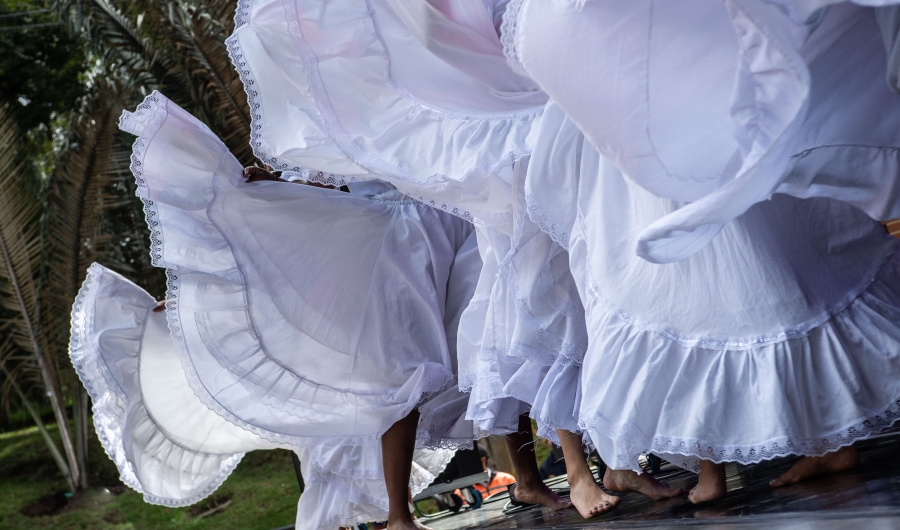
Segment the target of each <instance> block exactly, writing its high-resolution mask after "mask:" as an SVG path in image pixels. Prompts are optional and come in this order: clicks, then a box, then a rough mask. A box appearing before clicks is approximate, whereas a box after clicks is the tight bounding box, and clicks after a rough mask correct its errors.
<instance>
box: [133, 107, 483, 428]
mask: <svg viewBox="0 0 900 530" xmlns="http://www.w3.org/2000/svg"><path fill="white" fill-rule="evenodd" d="M121 126H122V128H123V129H124V130H126V131H128V132H132V133H134V134H137V135H138V136H139V138H138V140H137V141H136V142H135V152H134V157H133V160H134V163H133V166H132V168H133V170H134V173H135V177H136V179H137V182H138V186H139V191H138V193H139V194H140V196H141V197H142V199H143V200H144V203H145V210H146V214H147V220H148V223H149V225H150V227H151V230H152V240H153V245H152V254H153V259H154V263H155V264H156V265H158V266H162V267H166V268H167V271H168V275H169V291H168V294H167V299H168V300H169V301H168V308H167V313H168V317H169V327H170V329H171V331H172V334H173V337H174V339H175V342H176V345H177V346H178V349H179V354H180V355H181V357H182V360H183V365H184V368H185V371H186V375H187V378H188V381H189V382H190V384H191V387H192V388H193V390H194V392H195V393H196V394H197V395H198V396H199V397H200V399H201V400H202V401H203V402H204V403H205V404H206V405H207V406H208V407H209V408H210V409H212V410H214V411H215V412H216V413H217V414H219V415H221V416H223V417H224V418H226V419H227V420H229V421H231V422H232V423H234V424H235V425H238V426H240V427H243V428H244V429H247V430H249V431H251V432H253V433H255V434H257V435H259V436H262V437H263V438H266V439H267V440H270V441H272V442H275V443H279V444H288V445H292V446H303V445H307V444H309V443H317V440H321V439H328V440H331V441H336V440H337V441H338V442H339V443H345V444H371V443H374V442H375V441H377V440H378V438H380V436H381V435H382V434H383V433H384V432H385V431H386V430H387V429H388V428H389V427H390V426H391V425H393V423H394V422H396V421H397V420H399V419H400V418H403V417H405V416H406V415H407V414H409V412H410V411H411V410H412V409H413V408H417V407H419V406H420V405H422V404H423V403H425V402H426V401H428V399H429V397H430V396H437V395H439V394H440V393H441V392H443V391H448V392H451V395H452V399H449V398H448V399H446V400H445V399H444V398H442V399H441V401H440V402H441V403H443V404H444V405H445V406H446V407H447V410H446V411H444V412H448V411H449V410H453V409H454V408H455V409H459V412H460V413H461V412H462V410H464V408H465V404H464V401H465V398H464V396H461V395H459V394H458V392H457V391H456V390H455V386H456V385H455V377H454V373H453V362H452V354H451V351H450V350H449V347H448V340H447V336H448V330H447V328H446V327H445V319H447V320H452V319H453V318H452V314H448V313H447V307H446V305H447V301H448V298H449V297H450V296H451V293H449V292H448V289H450V288H455V287H453V286H449V285H448V282H449V280H450V276H451V272H452V269H453V267H454V264H455V261H454V260H455V258H456V257H457V253H458V251H459V250H460V249H461V248H462V247H463V245H464V243H465V241H466V239H467V237H468V236H469V235H470V233H471V225H469V224H468V223H466V222H465V221H462V220H460V219H458V218H456V217H453V216H451V215H448V214H445V213H443V212H439V211H436V210H434V209H431V208H429V207H427V206H424V205H421V204H419V203H417V202H415V201H412V200H410V199H406V198H404V197H403V196H402V195H401V194H399V193H398V192H397V191H391V192H388V193H384V194H382V195H378V196H375V197H361V196H356V195H352V194H348V193H342V192H339V191H334V190H327V189H321V188H314V187H310V186H302V185H297V184H288V183H283V182H257V183H251V184H248V183H245V182H244V180H243V178H242V175H241V167H240V165H239V164H238V163H237V161H236V160H235V159H234V158H233V157H232V156H231V154H230V153H228V151H227V150H226V149H225V147H224V145H223V144H222V143H221V142H220V141H219V140H218V139H217V138H216V137H215V136H214V135H213V134H212V133H211V132H209V130H208V129H207V128H206V127H205V126H203V125H202V124H201V123H200V122H199V121H197V120H196V119H195V118H194V117H192V116H191V115H189V114H187V113H186V112H184V111H183V110H182V109H180V108H178V107H177V106H176V105H174V104H172V103H171V102H169V101H168V100H167V99H165V97H164V96H162V95H160V94H158V93H154V94H152V95H151V96H149V97H148V98H147V100H146V101H145V102H144V103H143V104H142V105H141V106H140V107H139V110H138V111H137V112H136V113H134V114H132V113H125V114H124V115H123V119H122V124H121ZM470 254H471V253H470ZM474 265H475V266H474V267H472V268H471V269H470V271H469V273H460V274H458V275H457V276H460V277H463V278H464V277H466V276H467V275H471V277H472V278H475V277H477V271H478V268H477V266H479V265H480V264H479V263H477V262H475V263H474ZM461 267H462V266H461ZM463 268H465V267H463ZM452 333H453V331H452V330H451V332H450V334H452ZM436 417H437V418H440V420H441V428H442V429H445V432H441V433H430V434H427V435H423V437H422V438H423V439H428V440H441V439H442V437H443V435H444V434H448V433H450V432H451V431H453V429H454V427H455V425H454V423H453V422H452V421H449V420H448V415H447V414H445V413H441V414H438V415H436ZM457 418H460V416H457ZM460 421H462V420H461V418H460ZM463 430H464V429H463ZM460 432H461V431H460ZM463 438H464V439H465V443H470V437H463ZM447 442H448V443H452V441H451V440H448V441H447Z"/></svg>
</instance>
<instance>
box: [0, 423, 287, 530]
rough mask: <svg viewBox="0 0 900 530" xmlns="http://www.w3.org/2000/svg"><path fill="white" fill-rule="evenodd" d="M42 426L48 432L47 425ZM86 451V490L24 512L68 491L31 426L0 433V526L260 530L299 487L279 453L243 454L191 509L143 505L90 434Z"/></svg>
mask: <svg viewBox="0 0 900 530" xmlns="http://www.w3.org/2000/svg"><path fill="white" fill-rule="evenodd" d="M48 429H49V430H50V432H51V434H53V435H56V433H57V431H56V427H55V426H48ZM88 455H89V460H90V462H89V474H90V483H91V487H90V488H89V489H88V490H87V491H85V492H82V493H78V494H76V495H75V496H73V497H72V498H71V500H70V501H69V502H68V504H67V505H66V506H65V508H63V509H62V511H61V512H59V513H58V514H56V515H43V516H36V517H30V516H26V515H23V514H22V513H21V510H22V508H23V507H25V506H27V505H29V504H32V503H34V502H35V501H37V500H38V499H40V498H42V497H45V496H50V495H54V494H62V493H64V492H66V491H67V489H68V488H67V486H66V483H65V481H64V480H63V478H62V476H61V475H60V473H59V471H58V470H57V469H56V465H55V464H54V463H53V459H52V458H51V456H50V452H49V451H48V450H47V449H46V447H45V446H44V443H43V442H42V440H41V437H40V434H39V433H38V432H37V429H35V428H29V429H23V430H20V431H15V432H7V433H0V528H3V529H4V530H17V529H27V530H33V529H39V528H52V529H54V530H57V529H58V530H68V529H137V530H143V529H145V528H146V529H154V528H191V529H198V530H200V529H207V528H209V529H212V528H216V529H220V528H221V529H232V528H233V529H241V530H243V529H261V530H268V529H271V528H277V527H279V526H284V525H288V524H292V523H293V522H294V516H295V513H296V510H297V499H298V493H299V488H298V486H297V479H296V477H295V475H294V469H293V467H292V464H291V458H290V453H288V452H287V451H280V450H279V451H257V452H254V453H250V454H248V455H247V456H245V457H244V460H243V461H242V462H241V463H240V465H239V466H238V467H237V469H236V470H235V472H234V473H233V474H232V475H231V477H229V478H228V480H226V481H225V483H224V484H223V485H222V486H221V487H220V488H219V489H218V491H216V493H215V494H214V496H213V497H212V498H211V499H208V500H206V501H203V502H201V503H200V504H199V505H198V506H195V507H193V508H165V507H162V506H153V505H151V504H147V503H145V502H144V501H143V499H142V497H141V495H140V494H138V493H136V492H134V491H133V490H131V489H130V488H127V487H125V486H123V485H122V483H121V482H120V481H119V479H118V471H117V470H116V467H115V465H114V464H113V463H112V461H110V459H109V458H108V457H107V456H106V453H104V452H103V449H102V447H101V446H100V443H99V442H98V441H97V439H96V437H93V436H92V437H91V444H90V447H89V450H88ZM228 498H230V500H231V503H230V504H229V505H228V506H227V507H225V508H224V509H222V510H220V511H218V512H216V513H214V514H212V515H208V516H204V517H197V515H198V514H201V513H203V512H205V511H208V509H209V508H211V507H214V506H215V505H216V504H221V503H222V502H223V501H224V500H225V499H228Z"/></svg>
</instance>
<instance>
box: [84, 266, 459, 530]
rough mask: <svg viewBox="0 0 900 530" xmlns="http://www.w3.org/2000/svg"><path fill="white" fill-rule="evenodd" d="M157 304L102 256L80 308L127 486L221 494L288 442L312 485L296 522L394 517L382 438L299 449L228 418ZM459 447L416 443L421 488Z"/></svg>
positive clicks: (92, 381)
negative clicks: (238, 471)
mask: <svg viewBox="0 0 900 530" xmlns="http://www.w3.org/2000/svg"><path fill="white" fill-rule="evenodd" d="M155 307H156V301H155V300H154V299H153V297H152V296H150V295H149V294H148V293H147V292H145V291H144V290H143V289H141V288H140V287H138V286H137V285H135V284H133V283H131V282H130V281H128V280H126V279H125V278H123V277H121V276H120V275H118V274H117V273H115V272H113V271H111V270H109V269H106V268H105V267H103V266H101V265H99V264H96V263H95V264H93V265H92V266H91V267H90V269H88V275H87V278H86V279H85V281H84V284H83V285H82V287H81V290H80V292H79V294H78V299H77V301H76V303H75V307H74V309H73V312H72V340H71V347H70V352H69V353H70V355H71V358H72V362H73V364H74V365H75V369H76V371H77V372H78V375H79V377H80V378H81V381H82V382H83V383H84V385H85V387H86V388H87V389H88V392H89V394H90V396H91V399H92V401H93V413H94V414H93V417H94V425H95V428H96V432H97V434H98V436H99V437H100V441H101V443H102V445H103V448H104V450H105V451H106V453H107V454H108V455H109V457H110V458H111V459H112V460H113V462H115V464H116V466H117V467H118V468H119V473H120V477H121V479H122V481H123V482H124V483H125V484H126V485H128V486H130V487H131V488H133V489H134V490H136V491H137V492H138V493H141V494H142V495H143V496H144V500H145V501H146V502H148V503H151V504H159V505H163V506H172V507H177V506H187V505H190V504H193V503H195V502H199V501H200V500H202V499H203V498H205V497H206V496H208V495H210V494H212V492H213V491H215V490H216V488H218V487H219V486H220V485H221V484H222V482H223V481H224V480H225V479H226V478H227V477H228V475H230V474H231V472H232V471H233V470H234V468H235V466H236V465H237V464H238V462H240V460H241V458H242V457H243V455H244V453H245V452H247V451H252V450H256V449H274V448H277V447H281V448H284V449H289V450H291V449H293V450H296V451H297V453H298V455H299V456H300V458H301V464H302V467H303V476H304V480H305V482H306V485H307V487H306V490H305V491H304V493H303V495H302V496H301V499H300V503H299V506H298V511H297V528H316V529H319V528H321V529H329V530H335V529H337V528H338V527H340V526H349V525H352V524H355V523H358V522H365V521H376V520H383V519H385V518H386V517H387V492H386V489H385V484H384V471H383V469H382V466H381V445H380V443H376V444H373V445H357V446H346V445H339V444H333V443H329V442H328V441H325V442H323V443H321V444H318V445H313V446H310V447H304V448H291V447H287V446H278V445H277V444H273V443H272V442H269V441H267V440H266V439H265V438H262V437H260V436H257V435H255V434H253V433H251V432H249V431H246V430H244V429H241V428H239V427H237V426H235V425H234V424H232V423H231V422H228V421H226V420H225V419H224V418H222V417H221V416H219V415H217V414H215V413H214V412H213V411H211V410H210V409H209V408H207V407H206V405H205V404H204V403H203V402H202V401H200V399H199V398H197V396H196V395H195V394H194V392H193V390H192V389H191V387H190V385H189V384H188V380H187V378H186V377H185V372H184V370H183V368H182V365H181V360H180V359H179V357H178V353H177V351H176V347H175V342H174V341H173V340H172V337H171V334H170V333H169V329H168V327H167V325H166V315H165V313H161V312H160V313H156V312H153V311H152V310H153V308H155ZM453 454H454V451H453V450H450V449H437V450H428V449H419V450H416V453H415V460H414V463H413V474H412V477H411V479H410V488H411V489H412V491H413V494H414V495H415V494H416V493H418V492H419V491H421V490H422V489H424V488H425V487H427V486H428V484H430V483H431V482H432V481H433V480H434V478H435V477H436V476H437V475H438V474H440V472H441V471H442V470H443V469H444V468H445V467H446V465H447V463H448V462H449V461H450V459H451V458H452V457H453Z"/></svg>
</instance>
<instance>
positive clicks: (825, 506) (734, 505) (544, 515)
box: [422, 434, 900, 530]
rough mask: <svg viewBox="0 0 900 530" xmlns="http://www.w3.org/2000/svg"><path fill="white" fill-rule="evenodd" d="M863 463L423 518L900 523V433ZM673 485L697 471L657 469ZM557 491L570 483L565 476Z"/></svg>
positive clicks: (650, 524) (496, 525) (775, 464)
mask: <svg viewBox="0 0 900 530" xmlns="http://www.w3.org/2000/svg"><path fill="white" fill-rule="evenodd" d="M858 447H859V448H860V452H861V456H862V463H861V465H860V467H859V468H858V469H856V470H853V471H848V472H845V473H840V474H836V475H831V476H827V477H821V478H818V479H814V480H810V481H807V482H805V483H801V484H796V485H793V486H788V487H785V488H779V489H777V490H773V489H772V488H770V487H769V481H771V480H773V479H775V478H776V477H778V476H779V475H780V474H781V473H783V472H784V471H786V470H787V469H788V468H790V466H791V465H792V464H793V463H794V462H795V461H796V460H797V459H796V458H785V459H780V460H776V461H772V462H765V463H762V464H757V465H755V466H739V465H733V464H729V465H728V466H727V469H728V496H727V497H725V498H724V499H722V500H720V501H716V502H711V503H708V504H705V505H701V506H695V505H693V504H691V503H690V502H688V500H687V497H680V498H676V499H670V500H667V501H659V502H653V501H651V500H650V499H648V498H646V497H643V496H641V495H636V494H628V493H626V494H622V495H621V496H622V503H621V504H620V505H619V507H618V508H617V509H616V510H614V511H613V512H611V513H608V514H606V515H604V516H602V517H598V518H596V519H592V520H590V521H585V520H584V519H582V518H581V516H580V515H578V512H577V511H576V510H575V509H574V508H572V509H569V510H564V511H561V512H552V511H550V510H548V509H546V508H537V507H533V508H526V509H523V510H521V511H514V512H510V513H504V508H505V507H506V506H507V503H508V498H507V496H506V495H505V494H503V495H500V496H495V497H493V498H491V499H490V500H489V501H487V502H485V504H484V506H483V507H482V508H480V509H478V510H471V511H462V512H460V513H458V514H456V515H444V516H439V517H435V518H427V519H423V520H422V522H423V523H424V524H426V525H428V526H429V527H431V528H433V529H434V530H456V529H464V528H490V529H491V530H501V529H507V528H555V529H573V530H574V529H579V528H609V529H619V528H622V529H626V528H628V529H643V528H654V529H660V530H664V529H682V528H702V529H713V528H715V529H722V530H732V529H733V530H786V529H792V530H794V529H804V530H838V529H866V530H882V529H883V530H887V529H900V435H898V434H893V435H891V436H888V437H882V438H878V439H875V440H868V441H865V442H862V443H860V444H859V445H858ZM655 476H656V477H657V478H659V479H660V480H661V481H663V482H666V483H668V484H670V485H672V486H676V487H684V488H690V487H692V486H693V485H694V484H695V482H696V476H695V475H693V474H692V473H689V472H686V471H683V470H679V469H674V468H668V469H666V468H663V470H662V471H660V472H659V473H657V474H656V475H655ZM552 487H553V488H554V489H565V488H567V487H568V486H567V484H566V483H565V480H564V479H560V480H559V481H558V482H557V483H555V484H553V485H552Z"/></svg>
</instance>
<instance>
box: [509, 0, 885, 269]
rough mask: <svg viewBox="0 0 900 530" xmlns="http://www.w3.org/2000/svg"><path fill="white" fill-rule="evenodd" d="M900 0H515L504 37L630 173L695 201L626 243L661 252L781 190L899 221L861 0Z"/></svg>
mask: <svg viewBox="0 0 900 530" xmlns="http://www.w3.org/2000/svg"><path fill="white" fill-rule="evenodd" d="M896 3H897V2H896V1H891V0H872V1H859V2H854V3H850V2H835V1H829V0H812V1H806V0H727V1H725V2H710V1H708V0H687V1H684V2H672V3H666V2H655V1H653V0H638V1H633V0H613V1H592V0H587V1H585V0H561V1H554V2H546V1H543V0H513V1H512V2H511V3H510V6H509V8H508V10H507V13H506V17H507V20H506V24H505V28H506V31H505V33H504V35H503V40H504V43H506V44H507V46H506V51H507V54H508V56H509V58H510V61H511V63H512V64H513V65H514V67H515V69H516V70H517V71H519V72H520V73H523V74H526V75H528V76H530V77H531V78H532V79H534V80H535V81H536V82H537V84H538V85H539V86H540V87H541V88H542V89H543V90H544V91H545V92H546V93H548V94H549V96H550V97H551V98H552V99H553V100H554V101H555V102H556V103H557V104H559V106H560V107H561V108H562V109H563V110H564V111H565V112H566V113H567V114H568V115H569V116H570V118H571V119H572V121H573V122H575V124H576V125H578V127H580V128H581V130H582V131H583V132H584V133H585V135H586V136H587V137H588V139H589V140H590V142H591V144H593V145H594V146H595V147H596V148H597V149H598V150H599V151H600V153H601V154H602V155H603V156H604V157H606V158H607V159H608V160H609V161H610V162H611V163H612V164H614V165H615V166H616V167H617V168H618V169H619V170H620V171H622V173H624V175H625V176H626V177H627V178H629V179H631V180H632V181H634V182H635V183H637V184H638V185H640V186H641V187H643V188H644V189H646V190H648V191H649V192H651V193H653V194H655V195H657V196H659V197H665V198H669V199H673V200H678V201H684V202H686V203H690V204H682V205H681V207H679V208H677V209H673V210H672V211H670V212H667V213H666V215H665V216H662V217H661V218H659V219H653V220H652V222H651V223H648V224H647V226H644V227H643V232H642V234H641V236H640V237H639V238H638V239H636V240H635V241H633V242H631V243H630V244H633V245H634V246H633V247H631V248H630V249H629V250H633V249H636V250H637V252H638V254H639V255H641V256H643V257H644V258H646V259H648V260H650V261H652V262H657V263H664V262H671V261H677V260H679V259H683V258H685V257H687V256H689V255H690V254H692V253H693V252H696V251H698V250H699V249H700V248H702V247H703V245H705V244H706V243H707V242H709V241H710V240H711V239H712V238H713V237H715V235H716V234H717V233H718V232H719V231H720V230H721V228H722V226H724V225H725V224H727V223H728V222H729V221H731V220H732V219H734V218H736V217H738V216H739V215H741V214H742V213H744V212H745V211H747V209H748V208H750V206H752V205H753V204H755V203H757V202H759V201H763V200H766V199H768V198H769V197H770V196H772V194H773V193H776V192H778V193H788V194H791V195H794V196H797V197H813V196H823V197H830V198H835V199H839V200H843V201H847V202H850V203H852V204H854V205H856V206H858V207H859V208H861V209H862V210H864V211H865V212H866V213H868V214H869V215H870V216H871V217H873V218H875V219H891V218H895V217H900V200H898V191H900V187H898V185H897V182H898V181H897V179H896V178H895V176H896V175H897V174H898V172H900V158H898V153H900V98H898V97H897V95H896V94H894V93H893V92H892V91H891V90H890V88H889V86H888V84H887V83H886V78H888V77H890V76H893V77H894V78H896V72H892V71H888V70H887V69H886V65H892V66H891V67H892V68H895V67H896V61H893V62H890V63H889V61H888V57H887V56H886V54H885V46H884V42H883V40H885V39H883V38H882V32H881V31H880V30H879V29H880V28H879V25H878V24H877V23H876V16H877V15H876V10H875V9H873V8H871V7H861V6H859V5H856V4H865V5H888V4H896ZM829 4H832V5H830V6H829ZM879 18H881V19H882V20H881V21H882V26H881V28H883V29H885V31H886V33H885V34H884V36H885V37H887V39H886V40H887V42H888V45H891V42H896V38H897V34H896V31H897V30H896V28H894V29H891V26H890V24H889V22H888V21H887V19H886V18H885V16H884V15H883V14H882V16H881V17H879Z"/></svg>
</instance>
